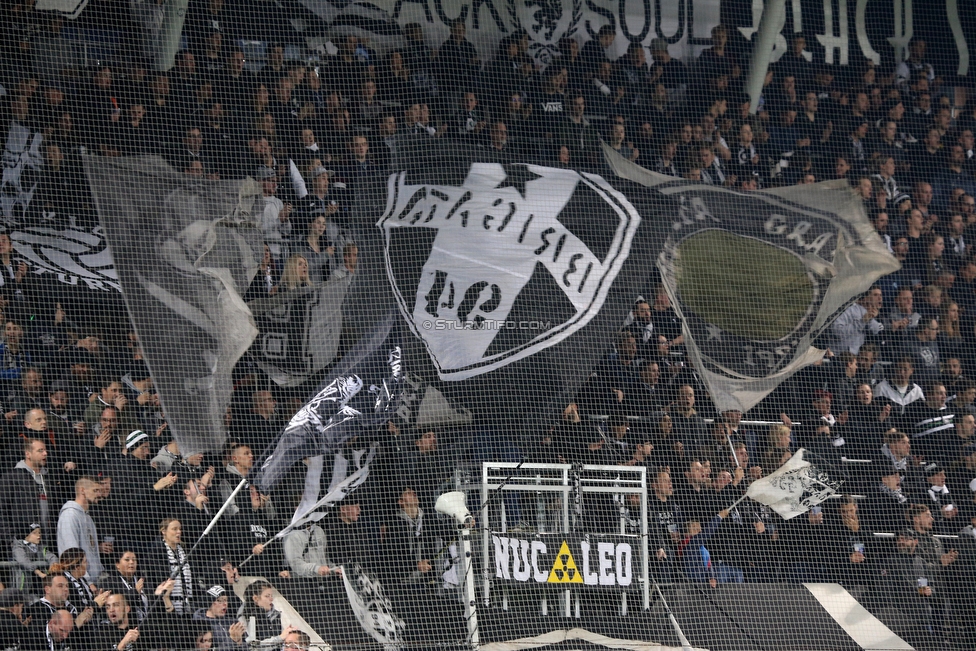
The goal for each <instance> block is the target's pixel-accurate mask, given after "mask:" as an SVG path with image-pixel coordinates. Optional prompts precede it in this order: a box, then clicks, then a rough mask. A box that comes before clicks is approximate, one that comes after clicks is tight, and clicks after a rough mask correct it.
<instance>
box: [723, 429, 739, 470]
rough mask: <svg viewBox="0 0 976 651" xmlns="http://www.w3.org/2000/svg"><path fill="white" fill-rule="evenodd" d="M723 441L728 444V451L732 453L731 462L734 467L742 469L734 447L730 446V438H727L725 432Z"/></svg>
mask: <svg viewBox="0 0 976 651" xmlns="http://www.w3.org/2000/svg"><path fill="white" fill-rule="evenodd" d="M725 440H726V441H728V443H729V450H730V451H731V452H732V460H733V461H735V466H736V467H737V468H742V464H741V463H739V455H737V454H736V453H735V446H734V445H732V437H730V436H729V434H728V432H727V431H726V433H725Z"/></svg>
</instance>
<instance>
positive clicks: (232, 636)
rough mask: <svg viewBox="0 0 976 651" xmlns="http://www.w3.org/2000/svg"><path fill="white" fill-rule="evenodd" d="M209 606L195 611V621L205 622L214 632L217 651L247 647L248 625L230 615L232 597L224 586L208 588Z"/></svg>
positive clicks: (236, 650) (238, 650)
mask: <svg viewBox="0 0 976 651" xmlns="http://www.w3.org/2000/svg"><path fill="white" fill-rule="evenodd" d="M206 598H208V599H210V606H209V607H208V608H198V609H197V610H196V611H195V612H194V613H193V619H194V620H195V621H200V622H205V623H206V624H207V626H209V627H210V630H211V631H212V632H213V641H214V649H216V651H241V650H242V649H246V648H247V645H246V644H245V642H244V635H245V633H246V632H247V627H246V626H245V625H244V624H243V623H242V622H240V621H239V620H238V619H237V618H236V617H233V616H232V615H228V610H229V603H230V598H229V595H228V594H227V590H225V589H224V587H223V586H220V585H214V586H211V587H210V588H209V589H208V590H207V594H206Z"/></svg>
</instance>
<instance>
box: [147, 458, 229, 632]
mask: <svg viewBox="0 0 976 651" xmlns="http://www.w3.org/2000/svg"><path fill="white" fill-rule="evenodd" d="M246 484H247V477H242V478H241V481H240V483H239V484H237V487H236V488H234V490H233V492H232V493H231V494H230V496H229V497H228V498H227V499H226V500H224V503H223V505H221V507H220V510H219V511H217V514H216V515H214V517H213V519H212V520H210V524H208V525H207V528H206V529H204V530H203V533H201V534H200V537H199V538H197V541H196V542H195V543H193V547H191V548H190V551H188V552H187V553H186V555H185V556H184V557H183V560H182V561H180V564H179V565H177V566H176V567H175V568H174V569H173V571H172V572H170V573H169V578H170V579H175V578H176V576H177V575H178V574H179V573H180V572H182V571H183V567H184V566H185V565H186V564H187V563H188V562H189V561H190V557H191V556H193V552H195V551H196V550H197V548H198V547H199V546H200V543H201V542H203V538H204V536H206V535H207V534H208V533H210V532H211V531H212V530H213V528H214V526H215V525H216V524H217V520H219V519H220V516H222V515H223V514H224V513H225V512H226V511H227V509H228V508H230V505H231V504H233V503H234V498H235V497H237V494H238V493H240V492H241V489H242V488H244V486H245V485H246ZM167 580H169V579H167ZM162 598H163V595H162V594H158V595H156V599H155V600H153V602H152V603H151V604H149V608H148V609H147V610H146V616H145V617H144V618H143V619H142V622H140V623H139V626H136V628H137V629H138V628H140V627H142V626H143V625H144V624H145V623H146V622H148V621H149V616H150V614H152V611H153V609H154V608H156V605H157V604H158V603H159V602H160V601H161V600H162Z"/></svg>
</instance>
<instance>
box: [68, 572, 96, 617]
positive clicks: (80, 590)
mask: <svg viewBox="0 0 976 651" xmlns="http://www.w3.org/2000/svg"><path fill="white" fill-rule="evenodd" d="M64 578H66V579H68V583H70V584H71V585H73V586H74V587H75V594H76V595H78V603H80V604H81V609H82V610H84V609H85V608H88V607H89V606H90V607H92V608H95V607H96V605H95V594H94V593H93V592H92V591H91V588H89V587H88V585H87V584H86V583H85V582H84V581H79V580H78V579H76V578H75V577H74V576H72V575H71V572H65V573H64Z"/></svg>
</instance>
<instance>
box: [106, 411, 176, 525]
mask: <svg viewBox="0 0 976 651" xmlns="http://www.w3.org/2000/svg"><path fill="white" fill-rule="evenodd" d="M149 445H150V443H149V435H148V434H146V433H145V432H143V431H142V430H138V429H137V430H134V431H132V432H130V433H129V435H128V436H127V437H126V439H125V447H126V451H127V454H125V455H124V456H120V457H119V459H118V461H117V462H116V464H115V469H114V472H113V478H114V479H113V483H114V491H113V493H114V494H115V496H116V497H117V501H118V509H119V510H120V511H121V512H122V513H139V514H140V515H141V519H142V520H143V521H144V522H159V521H160V520H161V519H162V514H163V513H164V512H165V510H166V508H165V507H168V506H169V505H170V504H172V503H173V502H175V498H174V497H172V496H171V495H172V494H174V493H175V490H176V489H174V488H172V486H173V485H174V484H175V483H176V475H175V474H173V473H169V474H166V475H163V476H162V477H160V476H159V473H157V472H156V470H155V468H153V467H152V466H151V465H150V464H149V456H150V454H151V452H150V448H149ZM153 533H154V532H153V531H152V527H144V526H143V527H126V528H125V535H124V537H125V538H128V539H131V542H132V543H142V544H147V543H150V542H152V540H154V539H155V536H154V535H153Z"/></svg>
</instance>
